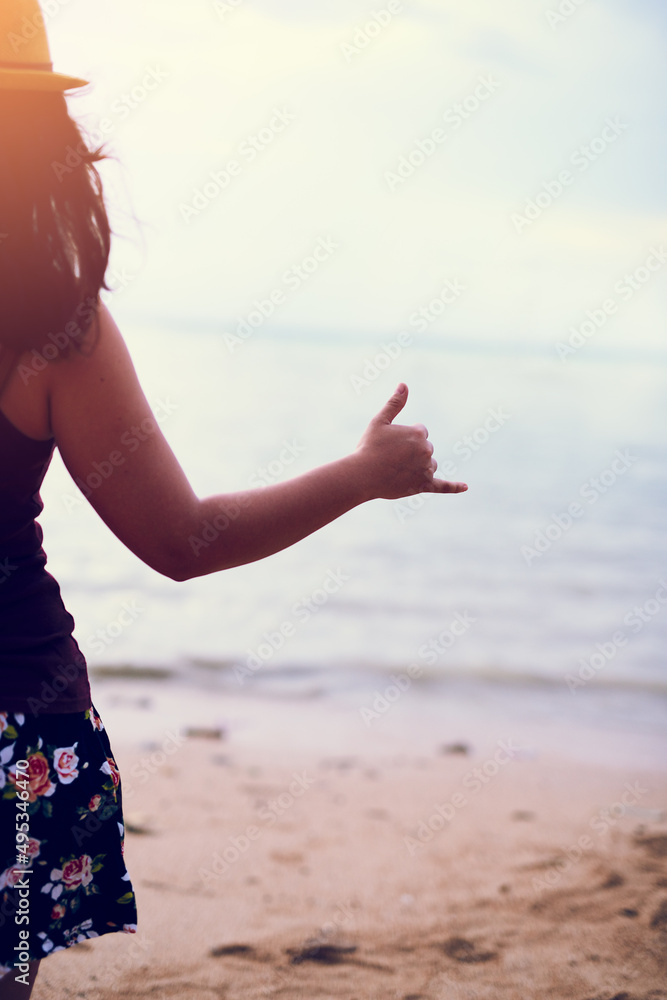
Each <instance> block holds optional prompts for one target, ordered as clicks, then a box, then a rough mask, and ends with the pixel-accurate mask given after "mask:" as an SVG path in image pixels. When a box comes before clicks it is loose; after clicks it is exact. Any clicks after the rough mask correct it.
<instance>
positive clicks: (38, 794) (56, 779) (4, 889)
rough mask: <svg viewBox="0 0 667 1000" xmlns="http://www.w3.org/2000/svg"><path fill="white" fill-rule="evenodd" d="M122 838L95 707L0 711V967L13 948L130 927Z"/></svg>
mask: <svg viewBox="0 0 667 1000" xmlns="http://www.w3.org/2000/svg"><path fill="white" fill-rule="evenodd" d="M0 707H1V706H0ZM123 839H124V828H123V813H122V799H121V785H120V775H119V773H118V768H117V767H116V762H115V761H114V758H113V754H112V751H111V746H110V744H109V738H108V736H107V733H106V730H105V728H104V725H103V723H102V721H101V719H100V717H99V715H98V714H97V712H96V711H95V708H94V707H92V708H90V709H87V710H86V711H85V712H75V713H69V714H67V715H44V714H42V715H41V716H38V717H36V718H33V717H30V716H25V715H22V714H21V713H19V712H16V713H12V712H2V711H0V977H1V976H2V975H3V974H5V973H8V972H10V971H14V968H15V965H17V963H18V961H19V958H20V960H21V961H22V962H26V961H33V960H34V959H38V958H44V956H45V955H49V954H50V953H51V952H54V951H61V950H62V949H63V948H68V947H69V946H70V945H73V944H76V943H77V942H79V941H85V940H86V938H92V937H99V936H100V935H101V934H109V933H111V932H113V931H126V932H134V931H136V928H137V910H136V901H135V897H134V890H133V888H132V883H131V882H130V876H129V874H128V872H127V869H126V867H125V862H124V860H123Z"/></svg>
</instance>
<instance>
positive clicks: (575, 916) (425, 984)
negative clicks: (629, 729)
mask: <svg viewBox="0 0 667 1000" xmlns="http://www.w3.org/2000/svg"><path fill="white" fill-rule="evenodd" d="M302 711H303V712H304V713H308V712H309V708H308V706H307V705H304V706H303V707H302ZM304 719H305V715H304ZM186 733H188V730H187V727H186V728H184V730H183V731H182V732H181V733H179V734H174V733H171V734H167V735H166V736H165V737H164V739H163V740H162V741H161V742H155V741H154V742H153V743H152V744H151V745H149V746H147V745H146V744H144V745H143V746H139V745H138V744H137V743H136V742H135V743H132V742H130V741H123V740H121V741H120V742H119V741H118V740H116V744H115V753H116V758H117V761H118V763H119V765H120V768H121V773H122V774H123V776H124V779H123V780H124V786H125V789H126V799H127V801H126V803H125V812H126V821H127V838H126V858H127V863H128V867H129V870H130V872H131V875H132V879H133V883H134V886H135V889H136V891H137V896H138V906H139V920H140V924H139V931H138V933H137V934H136V935H120V934H112V935H108V936H106V937H103V938H100V939H99V940H93V941H89V942H86V943H81V944H78V945H76V946H74V947H73V948H71V949H69V950H68V951H65V952H60V953H58V954H55V955H53V956H51V957H50V958H49V959H48V960H46V961H45V962H44V963H43V964H42V970H41V972H40V977H39V979H38V984H37V986H36V988H35V992H34V997H35V998H36V1000H56V998H57V1000H61V998H65V997H84V998H95V1000H107V998H112V997H120V996H124V997H127V998H143V997H155V998H165V1000H166V998H172V997H174V998H176V997H190V996H192V997H201V998H208V997H211V998H214V997H220V998H225V1000H237V998H238V1000H240V998H244V1000H253V998H260V997H285V998H301V997H303V998H308V1000H316V998H318V1000H319V998H322V1000H324V998H329V997H332V998H333V997H345V998H346V1000H375V998H378V1000H380V998H382V1000H386V998H400V1000H418V998H419V1000H546V998H549V1000H667V809H666V806H665V804H666V801H667V799H666V796H665V791H666V787H667V781H666V779H665V774H664V773H663V772H661V771H659V770H658V764H659V762H658V761H656V770H654V771H652V770H650V769H647V768H641V769H638V768H637V767H635V766H632V767H627V768H625V769H624V768H621V767H619V766H618V763H617V762H615V763H614V764H613V766H607V767H605V766H601V765H599V764H597V763H584V762H581V761H576V760H573V759H571V758H566V757H562V758H561V757H559V756H557V755H554V754H543V753H542V754H537V755H536V754H531V753H527V752H525V751H524V750H521V749H520V748H519V747H517V745H515V744H514V743H513V742H512V740H502V739H501V740H497V741H495V742H492V743H491V744H489V743H488V742H487V743H486V744H484V745H483V746H481V745H477V746H476V745H475V743H474V741H471V743H469V744H468V743H465V742H457V743H450V744H442V743H438V742H437V741H434V742H433V745H432V749H431V752H430V753H429V752H424V751H423V745H422V744H420V745H419V750H418V752H413V753H410V752H406V751H405V748H404V747H400V748H398V752H396V753H387V746H386V744H384V743H383V744H375V743H374V742H373V740H372V739H370V738H369V739H368V740H367V741H366V745H365V748H362V749H361V750H359V747H358V746H356V747H354V750H353V752H352V753H350V754H346V753H343V752H339V753H335V754H332V753H331V752H330V748H329V747H327V749H326V752H323V751H322V748H321V747H317V746H316V745H313V744H312V743H311V745H310V747H308V748H306V747H303V746H299V747H298V748H297V747H295V746H294V745H293V744H292V743H291V742H289V743H288V741H289V734H286V739H285V743H284V745H283V746H280V745H273V746H271V747H267V746H266V745H261V744H260V742H257V741H255V742H252V741H248V740H246V741H244V740H242V739H240V738H238V737H237V736H235V735H234V734H233V733H232V734H228V733H225V732H224V731H222V730H216V729H199V730H198V729H196V728H191V729H190V730H189V733H188V735H187V736H186V735H185V734H186ZM344 745H345V744H344V743H343V742H342V741H341V748H342V747H343V746H344Z"/></svg>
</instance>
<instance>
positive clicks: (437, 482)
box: [430, 479, 468, 493]
mask: <svg viewBox="0 0 667 1000" xmlns="http://www.w3.org/2000/svg"><path fill="white" fill-rule="evenodd" d="M467 489H468V484H467V483H451V482H449V481H448V480H446V479H434V480H433V482H432V483H431V486H430V492H431V493H465V491H466V490H467Z"/></svg>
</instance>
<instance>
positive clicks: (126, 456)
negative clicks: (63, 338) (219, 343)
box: [43, 306, 467, 580]
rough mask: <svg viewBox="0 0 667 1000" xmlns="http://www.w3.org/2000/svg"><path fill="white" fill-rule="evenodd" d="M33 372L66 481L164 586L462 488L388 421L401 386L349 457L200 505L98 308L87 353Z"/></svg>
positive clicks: (426, 449) (423, 441)
mask: <svg viewBox="0 0 667 1000" xmlns="http://www.w3.org/2000/svg"><path fill="white" fill-rule="evenodd" d="M43 374H44V376H45V378H46V380H47V386H48V396H49V409H50V420H51V429H52V432H53V435H54V437H55V439H56V443H57V445H58V448H59V450H60V453H61V455H62V458H63V461H64V462H65V465H66V466H67V468H68V470H69V472H70V474H71V476H72V478H73V479H74V480H75V482H78V483H79V484H84V492H85V493H87V495H88V500H89V502H90V503H91V504H92V506H93V507H94V509H95V510H96V511H97V513H98V514H99V515H100V517H101V518H102V520H103V521H104V522H105V523H106V524H107V525H108V526H109V528H110V529H111V530H112V531H113V533H114V534H115V535H116V536H117V537H118V538H119V539H120V540H121V542H123V544H125V545H126V546H127V547H128V548H129V549H130V550H131V551H132V552H134V553H135V554H136V555H137V556H138V557H139V558H140V559H142V560H143V561H144V562H145V563H147V564H148V565H149V566H151V567H152V568H153V569H155V570H157V572H159V573H162V574H163V575H165V576H168V577H171V578H172V579H174V580H187V579H190V578H192V577H196V576H205V575H206V574H208V573H215V572H217V571H218V570H223V569H229V568H230V567H232V566H240V565H242V564H244V563H249V562H254V561H255V560H257V559H263V558H264V557H265V556H268V555H272V554H273V553H274V552H278V551H280V550H281V549H284V548H287V547H288V546H289V545H293V544H294V542H297V541H299V540H300V539H302V538H305V537H306V536H307V535H309V534H311V533H312V532H313V531H316V530H317V529H318V528H321V527H323V526H324V525H325V524H328V523H329V522H330V521H333V520H335V519H336V518H337V517H340V515H341V514H344V513H345V512H346V511H348V510H350V509H352V508H353V507H356V506H357V505H358V504H361V503H364V502H365V501H367V500H373V499H376V498H380V497H384V498H386V499H397V498H399V497H404V496H412V495H414V494H416V493H423V492H432V493H460V492H462V491H463V490H465V489H466V488H467V487H466V486H465V485H464V484H463V483H449V482H445V481H444V480H441V479H436V478H435V476H434V473H435V471H436V468H437V464H436V462H435V461H434V459H433V457H432V456H433V446H432V444H431V443H430V441H429V440H428V434H427V431H426V428H425V427H423V426H421V425H414V426H402V425H399V424H394V423H393V420H394V418H395V417H396V416H397V415H398V414H399V413H400V411H401V410H402V409H403V407H404V405H405V401H406V399H407V388H406V387H405V386H402V385H401V386H399V388H398V389H397V391H396V393H395V394H394V395H393V396H392V397H391V399H390V400H389V401H388V402H387V403H386V405H385V406H384V407H383V408H382V410H381V411H380V413H378V414H377V416H376V417H374V419H373V420H372V421H371V423H370V424H369V426H368V428H367V429H366V432H365V433H364V435H363V437H362V439H361V441H360V443H359V446H358V447H357V449H356V451H355V452H353V453H352V454H351V455H348V456H346V457H345V458H341V459H339V460H338V461H335V462H330V463H329V464H327V465H322V466H320V467H319V468H317V469H313V470H312V471H311V472H307V473H305V474H304V475H301V476H297V477H296V478H294V479H291V480H289V481H287V482H283V483H277V484H275V485H273V486H267V487H263V488H260V489H253V490H244V491H240V492H237V493H225V494H220V495H217V496H210V497H207V498H205V499H199V498H198V497H197V496H196V494H195V493H194V491H193V490H192V487H191V486H190V484H189V482H188V480H187V478H186V476H185V473H184V472H183V470H182V468H181V466H180V464H179V462H178V460H177V459H176V457H175V455H174V453H173V452H172V450H171V448H170V446H169V444H168V443H167V441H166V439H165V438H164V436H163V434H162V432H161V430H160V428H159V426H158V424H157V421H156V420H155V418H154V416H153V414H152V412H151V408H150V406H149V404H148V401H147V400H146V397H145V396H144V393H143V391H142V389H141V386H140V384H139V381H138V378H137V375H136V372H135V370H134V366H133V364H132V360H131V358H130V355H129V352H128V350H127V347H126V345H125V342H124V341H123V338H122V337H121V334H120V331H119V330H118V327H117V326H116V324H115V323H114V321H113V319H112V318H111V315H110V314H109V312H108V310H107V309H106V307H105V306H100V310H99V334H98V337H97V342H96V346H95V349H94V350H93V351H91V352H90V353H81V354H80V353H79V352H77V351H73V352H72V355H71V357H69V358H67V359H64V360H60V361H55V362H53V363H51V364H50V365H49V368H48V372H44V373H43ZM91 476H92V477H93V478H92V479H91V478H90V477H91ZM87 483H91V484H92V483H94V484H95V485H94V488H87V487H86V484H87Z"/></svg>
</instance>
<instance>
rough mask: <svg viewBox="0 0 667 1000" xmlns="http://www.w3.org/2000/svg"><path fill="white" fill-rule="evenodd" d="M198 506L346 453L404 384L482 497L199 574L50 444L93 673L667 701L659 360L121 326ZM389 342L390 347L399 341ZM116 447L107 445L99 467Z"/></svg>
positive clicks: (457, 469) (375, 506)
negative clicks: (96, 490) (100, 511)
mask: <svg viewBox="0 0 667 1000" xmlns="http://www.w3.org/2000/svg"><path fill="white" fill-rule="evenodd" d="M123 329H124V333H125V336H126V339H127V341H128V343H129V345H130V349H131V351H132V354H133V357H134V359H135V364H136V367H137V369H138V372H139V375H140V378H141V380H142V383H143V385H144V389H145V391H146V394H147V396H148V398H149V400H150V401H151V403H152V405H153V407H154V409H155V412H156V415H157V416H158V418H159V420H160V423H161V426H162V429H163V431H164V433H165V435H166V436H167V438H168V440H169V442H170V444H171V446H172V448H173V449H174V451H175V453H176V455H177V456H178V458H179V460H180V462H181V464H182V466H183V467H184V469H185V471H186V473H187V475H188V476H189V478H190V481H191V483H192V485H193V487H194V488H195V490H196V491H197V492H198V494H199V495H200V496H206V495H209V494H211V493H219V492H225V491H227V490H230V491H231V490H236V489H239V488H244V487H246V486H248V485H250V486H256V485H258V484H259V483H262V482H264V483H268V482H271V481H275V480H278V479H284V478H287V477H289V476H292V475H295V474H298V473H299V472H302V471H305V470H306V469H308V468H311V467H313V466H315V465H318V464H320V463H321V462H324V461H328V460H331V459H333V458H336V457H338V456H340V455H342V454H345V453H346V452H348V451H350V450H351V449H353V448H354V447H355V445H356V443H357V441H358V439H359V437H360V435H361V433H362V431H363V429H364V427H365V425H366V423H367V421H368V420H369V419H370V418H371V417H372V416H373V414H374V413H375V412H376V411H377V410H378V409H379V408H380V406H381V405H382V403H383V402H384V400H385V399H386V398H387V397H388V396H389V395H390V394H391V392H392V391H393V389H394V387H395V385H396V384H397V382H398V381H399V380H405V381H406V382H407V383H408V385H409V387H410V398H409V401H408V404H407V406H406V409H405V411H404V413H403V414H401V416H400V417H399V418H398V419H399V420H400V421H401V422H406V423H414V422H420V423H425V424H426V426H427V427H428V430H429V433H430V436H431V439H432V441H433V442H434V445H435V449H436V450H435V456H436V458H437V459H438V461H439V463H440V466H441V469H446V470H447V472H448V473H449V476H448V478H454V479H462V480H464V481H466V482H467V483H468V484H469V491H468V492H467V493H465V494H462V495H457V496H432V495H431V496H424V497H418V498H411V499H410V500H407V501H391V502H390V501H375V502H373V503H370V504H366V505H365V506H363V507H360V508H357V509H356V510H354V511H351V512H350V513H348V514H347V515H345V516H344V517H343V518H341V519H340V520H339V521H338V522H336V523H334V524H332V525H329V526H328V527H326V528H325V529H323V530H322V531H320V532H318V533H317V534H315V535H313V536H311V537H310V538H308V539H306V540H304V541H303V542H302V543H300V544H298V545H296V546H293V547H292V548H290V549H288V550H286V551H284V552H282V553H279V554H278V555H276V556H274V557H272V558H270V559H268V560H264V561H262V562H258V563H255V564H252V565H249V566H244V567H240V568H238V569H235V570H233V571H228V572H225V573H219V574H216V575H213V576H209V577H206V578H200V579H196V580H192V581H188V582H186V583H174V582H173V581H171V580H168V579H166V578H163V577H160V576H159V575H158V574H156V573H155V572H154V571H152V570H151V569H149V568H148V567H147V566H145V565H144V564H143V563H141V562H140V561H139V560H138V559H136V557H134V556H133V555H132V554H131V553H129V552H128V551H127V550H126V549H125V548H124V546H123V545H122V544H121V542H120V541H118V540H117V539H116V538H115V537H114V536H113V535H112V534H111V533H110V531H109V530H108V529H107V528H106V526H105V525H104V524H103V523H102V522H101V521H100V519H99V518H98V517H97V515H96V514H95V512H94V511H93V510H92V508H91V507H90V505H89V504H88V503H87V501H86V500H84V499H83V498H82V496H81V494H80V493H79V491H78V490H77V489H76V487H74V486H73V484H72V481H71V479H70V478H69V476H68V474H67V472H66V470H65V469H64V467H63V466H62V463H61V462H60V459H59V457H58V456H56V458H55V459H54V463H53V466H52V469H51V470H50V472H49V474H48V476H47V479H46V481H45V485H44V489H43V493H42V496H43V499H44V502H45V512H44V514H43V516H42V519H41V523H42V525H43V528H44V533H45V542H44V544H45V548H46V551H47V554H48V556H49V569H50V570H51V572H52V573H53V574H54V575H55V576H56V578H57V579H58V581H59V582H60V585H61V588H62V591H63V595H64V599H65V602H66V604H67V606H68V608H69V609H70V610H71V612H72V614H73V615H74V618H75V620H76V623H77V629H76V633H75V634H76V637H77V640H78V642H79V645H80V646H81V648H82V650H83V651H84V653H85V654H86V656H87V658H88V661H89V663H90V665H91V669H92V670H93V671H94V670H95V669H96V668H103V667H104V668H111V667H117V666H119V665H132V666H134V667H144V668H150V667H160V668H164V669H167V670H169V671H170V672H173V673H174V674H176V675H178V676H179V677H181V678H184V679H188V680H189V681H190V682H193V683H195V684H197V685H200V684H204V685H208V686H213V687H216V688H219V689H220V690H224V689H226V690H229V691H232V692H236V693H239V692H240V691H241V690H242V689H243V690H244V691H251V690H253V691H256V692H261V691H264V692H267V693H268V692H270V691H278V692H288V691H291V692H294V691H301V690H303V691H306V690H308V691H313V690H316V691H324V692H326V691H331V690H334V689H336V688H337V687H338V688H340V687H348V686H349V685H350V684H354V683H355V682H360V681H361V678H364V677H365V678H368V677H374V676H376V675H387V674H391V672H392V671H393V672H397V671H398V672H400V671H406V670H407V669H408V668H410V667H411V668H412V674H411V675H410V676H411V677H412V678H413V680H414V681H415V682H417V681H419V682H420V683H431V682H433V681H434V680H437V679H439V678H449V679H459V680H463V681H466V680H467V681H470V680H475V679H478V680H480V681H489V682H493V683H494V684H501V685H510V686H511V685H517V684H521V685H524V686H525V685H529V686H530V685H533V686H534V685H547V686H548V687H549V688H550V689H551V690H553V691H557V692H558V696H559V697H560V695H561V694H564V695H567V696H568V697H569V698H572V699H574V698H575V697H576V696H578V695H580V694H581V692H582V691H583V690H584V689H586V690H587V692H588V694H589V695H590V694H591V692H593V691H602V690H604V689H613V690H615V691H618V692H623V691H625V692H631V691H634V692H644V693H646V694H647V695H648V696H650V697H652V698H656V697H657V698H659V699H664V697H665V696H666V695H667V671H666V669H665V649H666V648H667V642H666V640H667V558H666V557H667V532H666V531H665V528H666V527H667V525H666V521H667V508H666V505H665V499H666V498H667V461H666V460H667V444H666V442H665V432H664V429H665V427H666V426H667V420H666V416H667V414H666V410H667V392H666V389H667V365H666V364H665V361H664V359H661V358H660V357H643V358H642V357H640V356H637V357H635V358H633V357H632V356H631V355H630V354H629V355H628V356H625V357H621V356H618V355H617V356H614V357H612V356H609V357H604V356H601V354H600V352H599V351H596V352H593V351H591V350H586V349H582V350H581V351H580V352H579V354H578V356H576V357H572V358H568V359H567V360H566V361H562V360H560V359H559V358H558V357H557V356H556V354H555V352H553V351H551V352H549V351H546V350H545V351H544V352H541V353H540V352H534V353H529V352H526V351H525V350H521V349H517V350H516V351H512V349H511V348H510V347H506V348H505V349H504V350H503V351H498V350H494V349H493V348H491V347H489V346H488V345H486V346H483V345H481V344H480V345H475V344H463V343H458V344H457V343H452V342H451V341H450V340H446V339H445V338H444V337H441V338H435V337H432V338H430V339H429V338H427V337H424V338H423V339H422V340H419V338H415V342H414V344H413V345H412V346H410V347H409V348H405V349H404V350H403V351H402V352H401V354H400V356H399V357H397V358H395V359H391V358H389V356H388V354H387V351H386V349H385V348H383V346H382V342H381V341H374V340H372V339H368V338H354V337H352V336H349V337H347V338H327V337H326V336H324V335H321V334H319V335H318V334H314V333H312V334H309V333H308V332H305V333H302V334H299V333H291V334H287V333H285V332H281V331H276V330H275V329H272V330H270V331H269V330H266V331H265V330H262V329H260V330H258V331H256V332H255V333H254V334H253V335H252V336H251V337H249V338H247V339H245V340H243V341H242V342H241V343H240V344H239V343H238V342H237V343H235V344H232V345H231V346H230V342H229V339H228V338H227V337H226V336H225V333H226V332H228V331H226V330H225V329H221V328H215V327H213V326H212V327H211V328H209V329H206V328H201V329H195V330H193V331H188V330H186V329H185V328H184V327H183V325H179V324H178V323H177V322H175V321H172V322H171V323H169V322H162V323H157V322H152V323H146V322H140V321H138V320H136V318H135V319H134V320H130V321H127V322H126V323H125V324H124V325H123ZM385 347H386V344H385ZM104 457H105V456H100V460H102V459H103V458H104Z"/></svg>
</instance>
